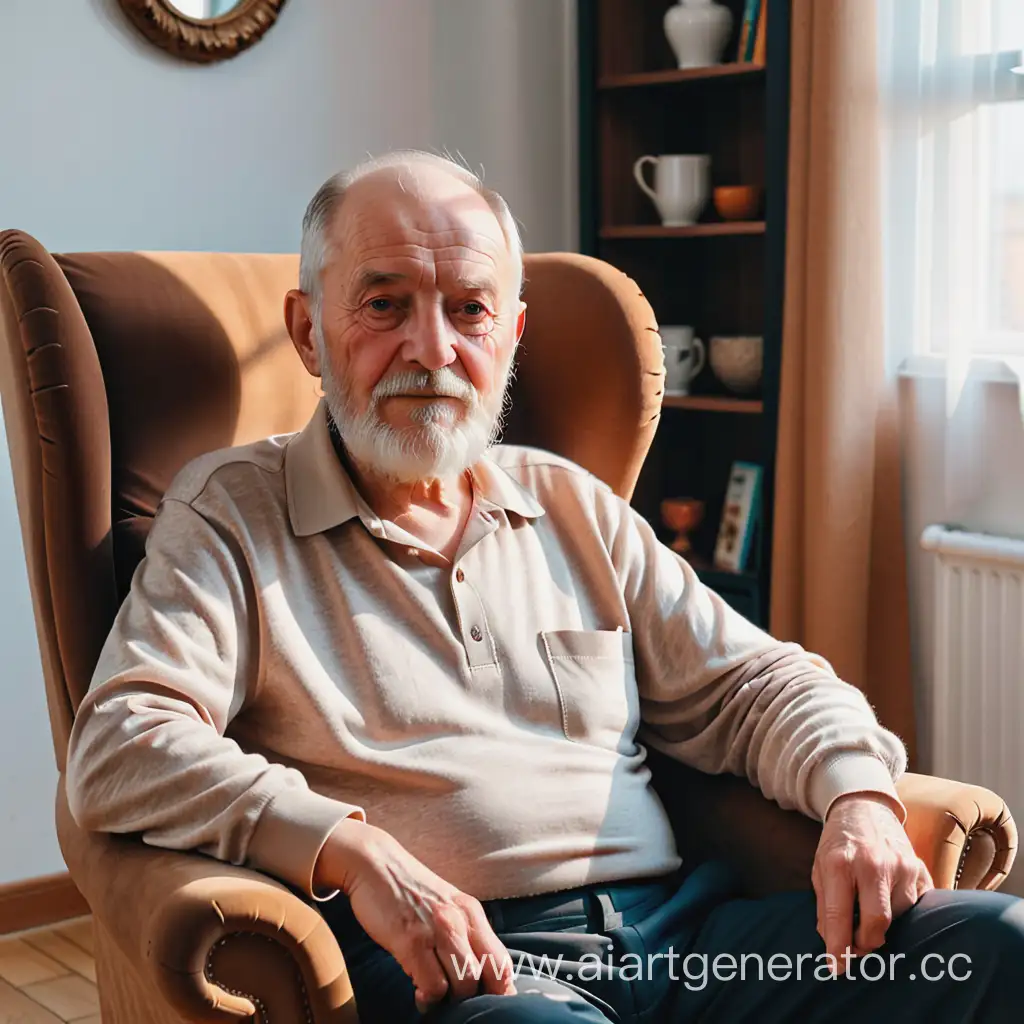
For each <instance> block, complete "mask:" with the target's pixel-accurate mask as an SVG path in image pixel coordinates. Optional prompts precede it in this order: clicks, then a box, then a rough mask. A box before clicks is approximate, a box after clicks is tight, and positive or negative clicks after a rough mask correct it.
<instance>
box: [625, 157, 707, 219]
mask: <svg viewBox="0 0 1024 1024" xmlns="http://www.w3.org/2000/svg"><path fill="white" fill-rule="evenodd" d="M648 163H651V164H654V188H651V186H650V185H648V184H647V181H646V180H645V178H644V167H645V166H646V165H647V164H648ZM710 171H711V157H709V156H707V155H705V154H676V153H669V154H665V155H662V156H642V157H640V159H639V160H637V162H636V163H635V164H634V165H633V177H634V178H636V183H637V184H638V185H639V186H640V187H641V188H642V189H643V190H644V192H646V193H647V195H649V196H650V197H651V200H652V201H653V202H654V205H655V206H656V207H657V209H658V213H659V215H660V216H661V222H662V224H664V225H665V227H668V228H676V227H685V226H686V225H689V224H694V223H696V221H697V218H698V217H699V216H700V213H701V210H703V209H704V205H705V204H706V203H707V201H708V192H709V180H710Z"/></svg>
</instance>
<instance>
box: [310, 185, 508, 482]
mask: <svg viewBox="0 0 1024 1024" xmlns="http://www.w3.org/2000/svg"><path fill="white" fill-rule="evenodd" d="M329 237H330V241H331V248H332V250H333V251H334V252H336V253H337V256H336V257H333V258H332V257H330V256H329V257H328V261H327V265H326V267H325V268H324V273H323V275H322V292H321V296H322V298H321V318H320V330H321V341H322V344H321V346H320V348H321V353H322V357H321V363H322V365H321V373H322V377H323V382H324V392H325V395H326V397H327V401H328V405H329V407H330V409H331V413H332V415H333V416H334V419H335V421H336V423H337V425H338V428H339V430H340V431H341V435H342V439H343V440H344V441H345V443H346V445H347V446H348V448H349V450H350V451H351V453H352V454H353V455H354V456H355V457H356V458H357V459H358V460H360V461H363V462H366V463H369V464H370V465H371V467H372V468H375V469H377V470H379V471H380V472H382V473H384V474H386V475H389V476H392V477H395V478H396V479H401V480H406V481H409V480H414V479H423V478H427V477H431V476H442V475H446V474H450V473H453V472H458V471H461V470H462V469H464V468H466V466H468V465H470V464H471V463H472V462H474V461H476V459H477V458H479V456H480V455H481V454H482V453H483V451H484V450H485V449H486V447H487V444H488V443H489V442H490V440H491V436H492V433H493V430H494V427H495V423H496V421H497V419H498V417H499V414H500V411H501V406H502V401H503V397H504V392H505V389H506V385H507V382H508V377H509V371H510V368H511V363H512V356H513V353H514V350H515V346H516V343H517V342H518V340H519V336H520V334H521V333H522V326H523V311H524V310H525V306H524V305H523V304H522V303H521V302H520V301H519V297H518V294H517V293H516V284H517V283H518V282H517V281H516V280H515V276H516V270H515V268H514V267H513V262H512V257H511V255H510V253H509V251H508V245H507V243H506V241H505V238H504V235H503V233H502V230H501V225H500V224H499V222H498V220H497V218H496V217H495V216H494V214H493V213H492V211H491V210H490V208H489V207H488V206H487V203H486V202H485V200H484V199H483V198H482V197H481V196H479V195H478V194H477V193H476V192H475V191H474V190H473V189H471V188H469V187H468V186H466V185H464V184H463V183H462V182H460V181H458V180H457V179H454V178H452V177H450V176H449V175H447V174H444V173H443V172H440V171H436V170H434V169H433V168H417V169H416V170H415V171H403V172H402V173H401V179H400V180H399V176H398V172H396V171H386V172H378V173H377V174H375V175H371V176H370V177H368V178H365V179H363V180H361V181H359V182H357V183H356V184H355V185H354V186H352V188H351V189H350V191H349V193H348V195H347V196H346V198H345V201H344V203H343V204H342V207H341V210H340V211H339V214H338V216H337V217H336V219H335V223H334V224H333V225H332V228H331V232H330V235H329ZM314 326H316V325H314Z"/></svg>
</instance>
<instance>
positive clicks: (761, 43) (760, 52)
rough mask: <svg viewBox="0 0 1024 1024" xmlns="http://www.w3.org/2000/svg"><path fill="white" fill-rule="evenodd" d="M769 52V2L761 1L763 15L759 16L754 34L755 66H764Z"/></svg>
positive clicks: (766, 0)
mask: <svg viewBox="0 0 1024 1024" xmlns="http://www.w3.org/2000/svg"><path fill="white" fill-rule="evenodd" d="M767 51H768V0H761V13H760V14H759V15H758V16H757V32H756V33H755V34H754V56H753V58H752V59H753V61H754V63H755V64H764V63H765V58H766V57H767V55H768V54H767Z"/></svg>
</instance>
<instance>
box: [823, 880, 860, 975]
mask: <svg viewBox="0 0 1024 1024" xmlns="http://www.w3.org/2000/svg"><path fill="white" fill-rule="evenodd" d="M821 886H822V894H823V896H824V903H825V906H824V908H823V909H822V911H821V916H822V918H823V924H824V926H825V949H826V950H827V951H828V952H829V953H831V954H832V956H834V957H836V959H837V960H838V959H839V957H841V956H842V955H843V953H845V952H846V950H847V949H848V948H849V947H850V946H852V945H853V903H854V899H855V897H856V892H855V889H854V884H853V874H852V872H851V871H850V866H849V863H848V862H847V861H833V862H832V863H831V864H829V865H828V866H827V867H826V868H825V869H824V870H823V871H822V880H821ZM843 964H844V962H843V961H840V964H839V969H840V971H842V970H843Z"/></svg>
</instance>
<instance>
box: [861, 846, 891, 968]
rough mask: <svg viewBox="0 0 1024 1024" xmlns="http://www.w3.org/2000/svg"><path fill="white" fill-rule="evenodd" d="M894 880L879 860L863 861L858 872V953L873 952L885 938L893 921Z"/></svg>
mask: <svg viewBox="0 0 1024 1024" xmlns="http://www.w3.org/2000/svg"><path fill="white" fill-rule="evenodd" d="M891 884H892V883H891V881H890V879H889V877H888V874H887V873H886V872H885V870H884V869H883V868H882V867H881V866H880V865H878V864H875V863H872V862H870V861H862V863H861V866H860V870H859V871H858V873H857V907H858V909H859V911H860V921H859V922H858V924H857V931H856V933H855V935H854V937H853V941H854V944H855V946H856V948H857V951H858V953H870V952H872V951H873V950H876V949H878V947H879V946H881V945H882V944H883V943H884V942H885V933H886V932H887V931H888V930H889V925H890V924H891V923H892V901H891V898H890V893H889V886H890V885H891Z"/></svg>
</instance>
